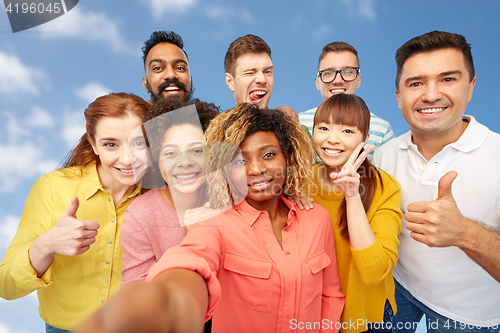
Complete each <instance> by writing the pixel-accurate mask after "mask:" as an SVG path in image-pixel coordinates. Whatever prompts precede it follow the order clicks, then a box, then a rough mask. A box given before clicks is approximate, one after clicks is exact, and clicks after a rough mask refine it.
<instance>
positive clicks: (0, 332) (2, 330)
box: [0, 322, 13, 333]
mask: <svg viewBox="0 0 500 333" xmlns="http://www.w3.org/2000/svg"><path fill="white" fill-rule="evenodd" d="M12 332H13V331H12V330H11V329H10V327H9V326H7V325H6V324H5V323H2V322H0V333H12Z"/></svg>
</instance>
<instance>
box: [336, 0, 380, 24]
mask: <svg viewBox="0 0 500 333" xmlns="http://www.w3.org/2000/svg"><path fill="white" fill-rule="evenodd" d="M342 2H343V3H344V4H345V5H346V7H347V10H348V12H349V14H350V15H351V16H359V17H361V18H364V19H368V20H374V19H375V18H376V17H377V14H376V13H375V9H374V7H375V0H342Z"/></svg>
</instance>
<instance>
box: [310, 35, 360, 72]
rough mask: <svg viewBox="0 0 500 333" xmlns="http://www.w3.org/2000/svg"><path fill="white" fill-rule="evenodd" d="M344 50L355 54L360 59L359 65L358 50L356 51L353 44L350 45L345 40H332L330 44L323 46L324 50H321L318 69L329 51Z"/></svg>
mask: <svg viewBox="0 0 500 333" xmlns="http://www.w3.org/2000/svg"><path fill="white" fill-rule="evenodd" d="M342 51H348V52H351V53H352V54H354V55H355V56H356V59H357V60H358V67H359V57H358V51H356V49H355V48H354V47H353V46H352V45H349V44H347V43H344V42H331V43H329V44H326V45H325V47H323V51H321V54H320V55H319V61H318V70H319V63H320V62H321V60H323V58H324V57H325V56H326V55H327V54H328V53H330V52H342Z"/></svg>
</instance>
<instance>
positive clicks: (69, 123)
mask: <svg viewBox="0 0 500 333" xmlns="http://www.w3.org/2000/svg"><path fill="white" fill-rule="evenodd" d="M85 131H86V129H85V118H84V117H83V114H82V112H74V113H66V114H65V115H64V117H63V128H62V131H61V136H62V138H63V139H64V141H66V146H67V147H68V148H73V146H75V145H76V144H77V142H78V140H80V138H81V137H82V135H83V133H85Z"/></svg>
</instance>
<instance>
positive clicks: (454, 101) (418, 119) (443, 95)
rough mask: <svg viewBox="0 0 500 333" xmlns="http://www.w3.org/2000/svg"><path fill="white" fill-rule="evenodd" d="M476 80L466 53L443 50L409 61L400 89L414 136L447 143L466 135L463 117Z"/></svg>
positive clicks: (399, 99) (404, 114)
mask: <svg viewBox="0 0 500 333" xmlns="http://www.w3.org/2000/svg"><path fill="white" fill-rule="evenodd" d="M475 83H476V78H475V77H474V78H473V79H472V81H471V80H470V78H469V72H468V71H467V68H466V67H465V61H464V56H463V54H462V52H460V51H458V50H456V49H453V48H447V49H441V50H435V51H430V52H422V53H418V54H415V55H413V56H411V57H410V58H408V59H407V60H406V62H405V63H404V65H403V68H402V71H401V77H400V80H399V89H398V90H396V97H397V99H398V105H399V108H400V109H401V110H402V112H403V116H404V117H405V119H406V121H407V122H408V124H409V125H410V127H411V131H412V136H413V139H414V143H416V144H417V145H418V143H417V142H415V139H416V140H417V141H418V140H419V139H420V138H422V137H424V136H425V137H427V138H429V136H434V137H436V138H439V140H441V141H443V143H445V144H449V143H451V142H455V141H456V140H458V138H459V137H460V135H462V133H463V131H464V129H465V125H464V124H465V123H464V122H463V121H462V116H463V114H464V112H465V109H466V107H467V103H468V102H469V101H470V99H471V98H472V92H473V90H474V85H475Z"/></svg>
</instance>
